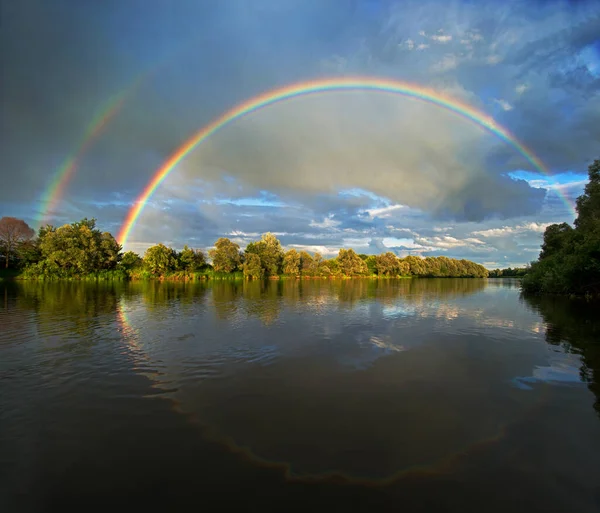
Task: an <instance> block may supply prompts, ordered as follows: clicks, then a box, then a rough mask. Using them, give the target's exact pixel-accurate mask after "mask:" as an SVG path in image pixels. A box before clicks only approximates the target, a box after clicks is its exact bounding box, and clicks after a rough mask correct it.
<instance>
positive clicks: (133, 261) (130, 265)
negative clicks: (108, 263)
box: [119, 251, 144, 271]
mask: <svg viewBox="0 0 600 513" xmlns="http://www.w3.org/2000/svg"><path fill="white" fill-rule="evenodd" d="M143 263H144V261H143V260H142V259H141V257H140V256H139V255H138V254H137V253H134V252H133V251H126V252H125V253H123V256H122V257H121V261H120V262H119V266H120V267H121V268H123V269H125V270H127V271H131V270H132V269H136V268H138V267H141V266H142V264H143Z"/></svg>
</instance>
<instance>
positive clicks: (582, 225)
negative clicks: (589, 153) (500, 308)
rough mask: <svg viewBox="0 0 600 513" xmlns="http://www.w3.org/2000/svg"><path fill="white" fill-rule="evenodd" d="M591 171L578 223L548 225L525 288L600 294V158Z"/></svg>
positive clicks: (580, 199) (579, 200) (541, 291)
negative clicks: (571, 224)
mask: <svg viewBox="0 0 600 513" xmlns="http://www.w3.org/2000/svg"><path fill="white" fill-rule="evenodd" d="M588 175H589V182H588V183H587V184H586V186H585V190H584V192H583V194H582V195H581V196H579V197H578V198H577V219H575V223H574V225H575V226H574V227H572V226H570V225H569V224H567V223H561V224H552V225H550V226H548V227H547V228H546V230H545V232H544V241H543V244H542V250H541V252H540V256H539V258H538V260H537V261H536V262H532V264H531V267H530V269H529V270H528V273H527V276H525V278H523V283H522V287H523V291H524V292H526V293H534V294H573V295H582V296H586V295H588V296H599V295H600V160H595V161H594V162H593V163H592V164H590V166H589V168H588Z"/></svg>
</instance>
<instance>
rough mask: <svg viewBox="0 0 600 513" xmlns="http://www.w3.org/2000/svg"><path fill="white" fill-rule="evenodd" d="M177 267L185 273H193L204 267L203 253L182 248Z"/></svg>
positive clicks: (186, 247)
mask: <svg viewBox="0 0 600 513" xmlns="http://www.w3.org/2000/svg"><path fill="white" fill-rule="evenodd" d="M178 257H179V267H180V268H181V269H183V270H184V271H187V272H195V271H198V270H200V269H202V268H203V267H204V266H205V265H206V258H205V256H204V253H203V252H202V251H200V250H199V249H192V248H189V247H188V246H187V244H186V245H185V246H183V250H182V251H181V253H179V255H178Z"/></svg>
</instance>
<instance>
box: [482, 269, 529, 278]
mask: <svg viewBox="0 0 600 513" xmlns="http://www.w3.org/2000/svg"><path fill="white" fill-rule="evenodd" d="M528 271H529V269H528V268H527V267H514V268H512V267H507V268H506V269H492V270H491V271H490V272H489V277H490V278H522V277H523V276H525V275H526V274H527V272H528Z"/></svg>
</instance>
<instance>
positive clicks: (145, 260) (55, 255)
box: [0, 217, 488, 279]
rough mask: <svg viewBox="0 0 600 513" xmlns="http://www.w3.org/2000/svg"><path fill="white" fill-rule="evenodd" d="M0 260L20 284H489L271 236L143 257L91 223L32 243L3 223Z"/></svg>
mask: <svg viewBox="0 0 600 513" xmlns="http://www.w3.org/2000/svg"><path fill="white" fill-rule="evenodd" d="M0 256H2V257H3V259H4V262H5V267H7V268H8V267H12V268H15V269H20V270H21V274H22V276H23V277H25V278H76V277H87V276H91V277H102V276H104V277H107V278H108V277H112V278H121V279H128V278H132V279H143V278H167V277H172V278H182V279H189V278H202V277H244V278H247V279H264V278H275V277H279V276H287V277H296V278H300V277H313V278H317V277H319V278H326V277H354V276H356V277H358V276H377V277H401V276H423V277H478V278H482V277H487V276H488V271H487V269H485V267H483V266H481V265H479V264H476V263H475V262H471V261H469V260H464V259H462V260H457V259H453V258H448V257H445V256H439V257H425V258H422V257H420V256H407V257H405V258H399V257H397V256H396V255H395V254H394V253H392V252H387V253H383V254H381V255H365V254H357V253H356V252H355V251H354V250H353V249H345V248H342V249H340V250H339V253H338V255H337V256H336V257H334V258H328V259H326V258H324V257H323V256H322V255H320V254H319V253H314V254H310V253H308V252H307V251H298V250H296V249H289V250H288V251H284V249H283V247H282V245H281V242H280V241H279V240H278V239H277V237H276V236H275V235H273V234H272V233H265V234H264V235H263V236H262V237H261V239H260V240H258V241H255V242H251V243H249V244H248V245H247V247H246V248H245V249H244V250H241V249H240V246H239V245H238V244H236V243H235V242H233V241H231V240H230V239H228V238H225V237H222V238H220V239H218V240H217V241H216V242H215V244H214V247H213V248H212V249H211V250H209V251H208V253H205V252H203V251H201V250H199V249H193V248H190V247H188V246H187V245H186V246H184V248H183V249H182V250H181V251H178V250H176V249H174V248H171V247H167V246H165V245H164V244H156V245H154V246H151V247H150V248H148V249H147V250H146V252H145V254H144V255H143V257H142V256H140V255H138V254H137V253H134V252H133V251H126V252H123V251H122V247H121V245H120V244H119V243H118V242H117V241H116V239H115V238H114V237H113V236H112V235H111V234H110V233H109V232H102V231H100V230H99V229H98V228H97V227H96V220H95V219H87V218H84V219H82V220H81V221H77V222H74V223H71V224H66V225H64V226H60V227H54V226H51V225H48V226H43V227H42V228H40V230H39V232H38V234H37V236H35V232H34V230H32V229H31V228H30V227H29V226H28V225H27V224H26V223H25V222H24V221H22V220H20V219H16V218H13V217H3V218H2V219H0Z"/></svg>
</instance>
